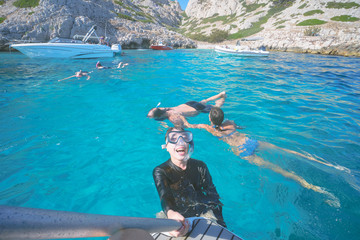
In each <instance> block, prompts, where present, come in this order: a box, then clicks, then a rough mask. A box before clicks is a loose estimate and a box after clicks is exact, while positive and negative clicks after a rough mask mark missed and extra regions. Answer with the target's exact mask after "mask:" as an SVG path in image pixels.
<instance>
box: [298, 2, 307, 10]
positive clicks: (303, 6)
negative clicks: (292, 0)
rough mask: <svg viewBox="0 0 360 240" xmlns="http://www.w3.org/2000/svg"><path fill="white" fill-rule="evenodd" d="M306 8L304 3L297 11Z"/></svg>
mask: <svg viewBox="0 0 360 240" xmlns="http://www.w3.org/2000/svg"><path fill="white" fill-rule="evenodd" d="M305 7H306V3H304V4H303V5H301V6H300V7H298V9H303V8H305Z"/></svg>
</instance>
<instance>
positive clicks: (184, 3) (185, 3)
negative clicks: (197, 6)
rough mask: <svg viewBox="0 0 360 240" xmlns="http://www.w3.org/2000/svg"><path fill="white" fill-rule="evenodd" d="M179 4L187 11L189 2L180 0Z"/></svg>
mask: <svg viewBox="0 0 360 240" xmlns="http://www.w3.org/2000/svg"><path fill="white" fill-rule="evenodd" d="M178 2H179V3H180V6H181V9H182V10H185V8H186V6H187V4H188V2H189V0H178Z"/></svg>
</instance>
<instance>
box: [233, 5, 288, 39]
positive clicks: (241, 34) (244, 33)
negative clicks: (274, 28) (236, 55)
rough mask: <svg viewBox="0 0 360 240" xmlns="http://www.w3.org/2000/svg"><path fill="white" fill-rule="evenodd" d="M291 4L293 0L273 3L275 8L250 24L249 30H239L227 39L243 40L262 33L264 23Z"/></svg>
mask: <svg viewBox="0 0 360 240" xmlns="http://www.w3.org/2000/svg"><path fill="white" fill-rule="evenodd" d="M293 3H294V0H283V1H281V0H276V1H274V4H275V6H274V7H272V8H271V9H270V10H269V11H268V13H267V14H266V15H265V16H263V17H261V18H260V19H259V21H258V22H255V23H252V26H251V27H250V28H247V29H241V30H240V31H238V32H237V33H234V34H231V35H229V39H238V38H244V37H248V36H251V35H253V34H255V33H258V32H260V31H262V30H263V29H264V28H263V27H261V25H263V24H264V23H266V22H267V21H268V20H269V18H271V17H273V16H274V15H276V14H277V13H279V12H281V11H283V10H284V9H286V8H288V7H289V6H291V5H292V4H293Z"/></svg>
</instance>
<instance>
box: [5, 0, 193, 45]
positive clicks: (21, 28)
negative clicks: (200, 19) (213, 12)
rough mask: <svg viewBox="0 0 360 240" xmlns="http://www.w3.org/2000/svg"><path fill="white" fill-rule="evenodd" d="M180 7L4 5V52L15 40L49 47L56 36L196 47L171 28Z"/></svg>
mask: <svg viewBox="0 0 360 240" xmlns="http://www.w3.org/2000/svg"><path fill="white" fill-rule="evenodd" d="M181 12H182V10H181V8H180V5H179V3H178V2H177V1H172V0H119V1H112V0H38V1H36V0H35V1H25V0H20V1H19V0H18V1H15V0H7V1H4V0H0V47H1V48H2V49H4V50H7V49H8V45H7V44H8V43H9V42H11V41H14V40H28V41H37V42H44V41H48V40H50V39H52V38H54V37H63V38H72V37H73V36H74V35H76V34H80V35H85V34H86V32H87V31H88V30H89V29H90V28H91V26H93V25H97V33H98V35H104V36H106V37H107V39H108V41H109V42H111V43H120V44H121V45H122V47H123V48H148V47H149V45H150V44H152V43H156V42H158V41H162V42H164V43H167V44H171V45H172V46H175V47H190V48H192V47H195V46H196V45H195V43H194V42H193V41H192V40H190V39H188V38H186V37H184V36H182V35H181V34H179V33H176V32H174V31H171V30H169V29H171V28H176V27H177V26H178V25H179V24H180V23H181V15H180V14H181Z"/></svg>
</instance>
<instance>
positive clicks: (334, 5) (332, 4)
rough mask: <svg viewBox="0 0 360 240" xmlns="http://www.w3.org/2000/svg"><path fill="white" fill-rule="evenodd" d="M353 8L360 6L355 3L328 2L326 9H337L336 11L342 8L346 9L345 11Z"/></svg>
mask: <svg viewBox="0 0 360 240" xmlns="http://www.w3.org/2000/svg"><path fill="white" fill-rule="evenodd" d="M353 7H356V8H358V7H360V5H359V4H357V3H354V2H348V3H341V2H328V3H327V5H326V8H336V9H340V8H345V9H349V8H353Z"/></svg>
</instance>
